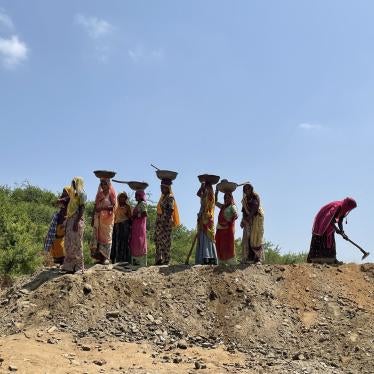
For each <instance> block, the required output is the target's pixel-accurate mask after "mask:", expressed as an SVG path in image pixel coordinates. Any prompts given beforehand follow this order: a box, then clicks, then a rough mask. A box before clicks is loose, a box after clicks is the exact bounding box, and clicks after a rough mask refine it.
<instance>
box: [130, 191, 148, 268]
mask: <svg viewBox="0 0 374 374" xmlns="http://www.w3.org/2000/svg"><path fill="white" fill-rule="evenodd" d="M136 194H137V195H138V196H139V197H140V199H141V200H140V201H139V202H138V204H137V205H136V206H135V208H134V210H133V213H132V225H131V239H130V249H131V257H132V264H133V265H135V266H147V203H146V196H145V192H144V191H141V190H138V191H136Z"/></svg>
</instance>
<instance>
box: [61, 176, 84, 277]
mask: <svg viewBox="0 0 374 374" xmlns="http://www.w3.org/2000/svg"><path fill="white" fill-rule="evenodd" d="M73 181H74V183H75V188H73V186H70V187H69V188H68V191H67V192H68V195H69V203H68V206H67V218H66V224H65V238H64V247H65V258H64V263H63V264H62V267H61V269H62V270H65V271H68V272H77V271H82V272H83V270H84V260H83V232H84V220H83V214H82V213H83V209H84V205H85V203H86V200H87V197H86V194H85V192H84V189H83V187H84V182H83V178H81V177H75V178H73ZM75 224H76V227H74V226H75ZM75 228H76V230H75Z"/></svg>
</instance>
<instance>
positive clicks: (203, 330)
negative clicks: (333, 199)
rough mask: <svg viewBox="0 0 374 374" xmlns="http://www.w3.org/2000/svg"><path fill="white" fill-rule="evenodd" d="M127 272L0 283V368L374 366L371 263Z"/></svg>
mask: <svg viewBox="0 0 374 374" xmlns="http://www.w3.org/2000/svg"><path fill="white" fill-rule="evenodd" d="M133 270H134V269H132V268H130V267H127V266H123V267H121V266H117V267H115V268H113V267H112V266H100V265H96V266H94V267H92V268H91V269H89V270H88V271H87V272H85V274H84V275H78V274H77V275H62V274H60V273H59V271H58V270H56V269H45V270H44V271H42V272H40V273H38V274H36V275H34V276H33V277H31V278H29V279H23V280H22V281H18V282H17V283H16V284H13V285H12V286H10V287H8V288H4V289H2V290H1V292H0V320H1V321H2V323H1V325H0V334H1V337H0V364H1V366H0V372H1V370H3V371H2V372H8V371H9V370H10V367H11V366H12V365H13V366H15V367H16V369H17V371H18V372H22V373H29V372H30V373H39V372H40V373H47V372H55V373H83V372H87V373H100V372H102V373H139V374H143V373H164V372H165V373H174V372H175V373H176V372H181V373H184V372H186V373H189V372H191V373H192V372H193V373H195V372H196V371H200V370H201V371H202V372H207V373H208V372H210V373H260V372H262V373H300V374H301V373H303V374H306V373H320V372H324V373H358V372H361V373H373V372H374V360H373V353H374V348H373V342H374V318H373V315H374V304H373V301H374V297H373V296H374V264H364V265H356V264H347V265H342V266H338V267H336V266H329V265H318V264H300V265H255V266H254V265H251V266H244V265H238V266H233V267H221V266H218V267H217V266H193V267H190V266H184V265H180V266H170V267H148V268H142V269H138V270H136V271H133ZM47 357H48V358H47ZM100 360H102V361H100ZM95 361H96V362H95Z"/></svg>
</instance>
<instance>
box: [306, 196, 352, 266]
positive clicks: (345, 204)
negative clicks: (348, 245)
mask: <svg viewBox="0 0 374 374" xmlns="http://www.w3.org/2000/svg"><path fill="white" fill-rule="evenodd" d="M356 207H357V203H356V201H355V200H354V199H352V198H350V197H347V198H345V199H344V200H338V201H333V202H331V203H328V204H326V205H324V206H323V207H322V208H321V209H320V210H319V212H318V213H317V215H316V216H315V218H314V222H313V228H312V240H311V243H310V249H309V254H308V258H307V262H328V263H334V262H336V261H337V260H336V243H335V231H336V229H335V224H336V223H338V222H339V221H342V220H343V218H345V217H346V216H347V215H348V214H349V212H350V211H351V210H352V209H354V208H356Z"/></svg>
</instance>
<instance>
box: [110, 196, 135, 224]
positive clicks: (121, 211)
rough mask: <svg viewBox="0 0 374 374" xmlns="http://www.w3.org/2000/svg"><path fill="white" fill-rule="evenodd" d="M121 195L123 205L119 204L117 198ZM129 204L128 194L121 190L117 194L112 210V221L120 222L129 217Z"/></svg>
mask: <svg viewBox="0 0 374 374" xmlns="http://www.w3.org/2000/svg"><path fill="white" fill-rule="evenodd" d="M121 197H125V198H126V200H125V205H124V206H121V205H119V200H120V198H121ZM131 212H132V209H131V205H130V204H129V201H128V196H127V193H126V192H121V193H119V194H118V195H117V205H116V207H115V210H114V223H120V222H123V221H125V220H127V219H129V218H131Z"/></svg>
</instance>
